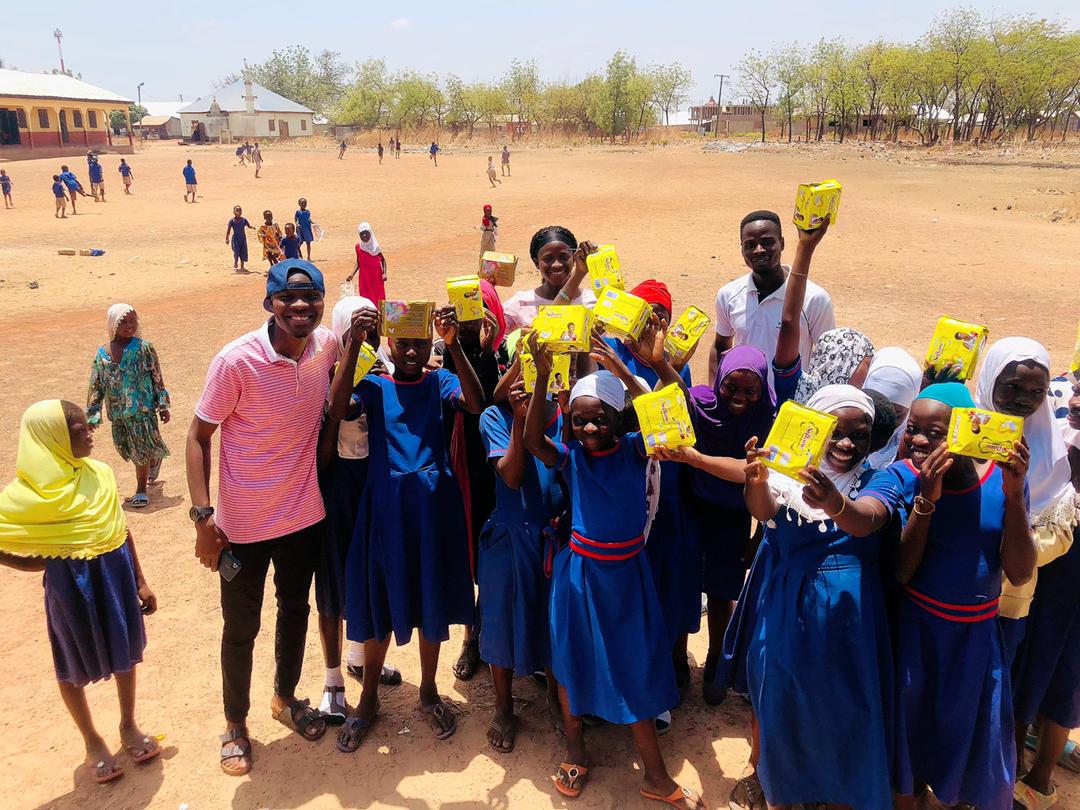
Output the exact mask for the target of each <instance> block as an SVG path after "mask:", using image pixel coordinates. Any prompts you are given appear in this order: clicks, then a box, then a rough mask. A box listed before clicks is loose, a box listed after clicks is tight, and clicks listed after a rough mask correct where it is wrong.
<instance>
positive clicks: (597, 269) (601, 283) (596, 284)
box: [585, 245, 626, 294]
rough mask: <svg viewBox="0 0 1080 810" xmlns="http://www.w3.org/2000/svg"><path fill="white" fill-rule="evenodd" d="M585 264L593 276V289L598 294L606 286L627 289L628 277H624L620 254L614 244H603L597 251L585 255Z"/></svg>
mask: <svg viewBox="0 0 1080 810" xmlns="http://www.w3.org/2000/svg"><path fill="white" fill-rule="evenodd" d="M585 264H586V265H587V266H588V268H589V276H590V277H591V278H592V283H593V291H594V292H596V293H597V294H599V293H600V291H601V290H603V289H604V288H605V287H614V288H615V289H616V290H625V289H626V279H625V278H624V277H623V274H622V266H621V265H620V264H619V254H618V253H616V252H615V246H614V245H601V246H600V249H599V250H597V251H596V253H590V254H589V255H588V256H586V257H585Z"/></svg>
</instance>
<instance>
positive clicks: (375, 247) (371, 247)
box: [356, 222, 379, 256]
mask: <svg viewBox="0 0 1080 810" xmlns="http://www.w3.org/2000/svg"><path fill="white" fill-rule="evenodd" d="M363 231H367V232H368V233H370V234H371V238H370V239H368V240H367V241H366V242H365V241H364V240H363V239H361V240H360V249H361V250H362V251H364V253H367V254H368V255H369V256H378V255H379V240H378V239H376V238H375V231H373V230H371V223H370V222H361V223H360V224H359V225H357V226H356V235H357V236H358V237H359V236H360V234H361V233H362V232H363Z"/></svg>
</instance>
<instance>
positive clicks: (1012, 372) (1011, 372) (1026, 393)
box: [991, 360, 1050, 419]
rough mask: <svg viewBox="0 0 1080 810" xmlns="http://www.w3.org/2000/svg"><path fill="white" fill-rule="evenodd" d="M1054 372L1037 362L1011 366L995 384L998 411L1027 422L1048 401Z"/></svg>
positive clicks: (994, 392)
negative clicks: (1051, 374)
mask: <svg viewBox="0 0 1080 810" xmlns="http://www.w3.org/2000/svg"><path fill="white" fill-rule="evenodd" d="M1049 386H1050V372H1049V371H1047V370H1046V369H1045V368H1043V367H1042V366H1040V365H1039V364H1038V363H1036V362H1035V361H1034V360H1025V361H1023V362H1013V363H1009V364H1008V365H1007V366H1005V368H1004V369H1002V371H1001V373H1000V374H999V375H998V377H997V379H996V380H994V391H993V394H992V395H991V396H992V399H993V401H994V409H995V410H998V411H1001V412H1002V413H1007V414H1009V415H1010V416H1019V417H1020V418H1021V419H1027V418H1028V417H1029V416H1031V415H1032V414H1033V413H1035V411H1037V410H1039V408H1041V407H1042V404H1043V403H1044V402H1045V401H1046V390H1047V388H1049Z"/></svg>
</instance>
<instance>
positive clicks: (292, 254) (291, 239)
mask: <svg viewBox="0 0 1080 810" xmlns="http://www.w3.org/2000/svg"><path fill="white" fill-rule="evenodd" d="M281 249H282V251H284V253H285V258H286V259H299V258H300V238H299V237H298V236H286V237H284V238H283V239H282V240H281Z"/></svg>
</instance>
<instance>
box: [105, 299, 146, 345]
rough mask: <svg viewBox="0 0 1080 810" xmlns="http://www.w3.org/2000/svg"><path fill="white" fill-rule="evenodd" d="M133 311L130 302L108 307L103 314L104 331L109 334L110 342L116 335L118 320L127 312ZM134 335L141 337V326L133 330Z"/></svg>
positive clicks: (133, 308)
mask: <svg viewBox="0 0 1080 810" xmlns="http://www.w3.org/2000/svg"><path fill="white" fill-rule="evenodd" d="M134 311H135V307H133V306H132V305H131V304H113V305H112V306H111V307H109V312H108V314H107V315H106V316H105V333H106V334H107V335H108V336H109V342H110V343H111V342H112V340H113V338H115V337H116V327H118V326H119V325H120V321H122V320H124V316H125V315H127V314H128V313H129V312H134ZM135 336H136V337H142V327H141V326H140V327H139V328H138V329H137V330H135Z"/></svg>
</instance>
